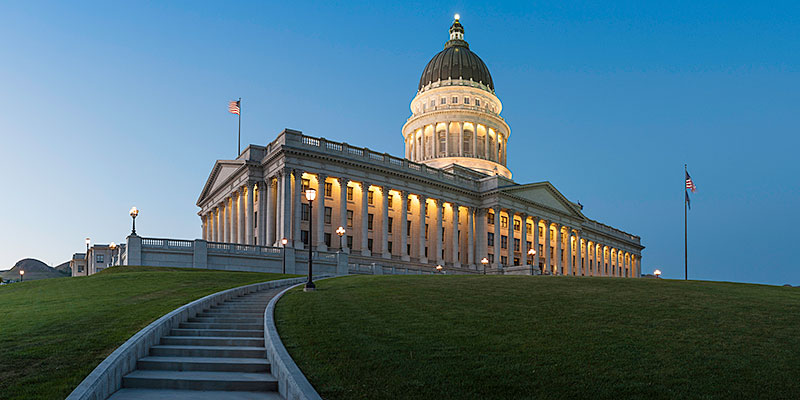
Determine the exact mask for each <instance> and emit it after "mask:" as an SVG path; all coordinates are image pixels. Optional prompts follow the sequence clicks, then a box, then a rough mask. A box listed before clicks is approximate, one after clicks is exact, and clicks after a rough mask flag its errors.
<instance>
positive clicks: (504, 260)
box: [500, 256, 508, 265]
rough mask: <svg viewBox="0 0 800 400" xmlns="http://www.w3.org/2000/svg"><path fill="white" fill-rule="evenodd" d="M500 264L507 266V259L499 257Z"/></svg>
mask: <svg viewBox="0 0 800 400" xmlns="http://www.w3.org/2000/svg"><path fill="white" fill-rule="evenodd" d="M500 264H503V265H508V257H506V256H500Z"/></svg>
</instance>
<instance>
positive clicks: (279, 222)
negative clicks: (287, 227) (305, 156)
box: [272, 171, 286, 247]
mask: <svg viewBox="0 0 800 400" xmlns="http://www.w3.org/2000/svg"><path fill="white" fill-rule="evenodd" d="M284 237H286V236H284V234H283V172H282V171H278V173H277V174H275V241H274V242H272V245H273V246H275V247H279V246H282V245H281V239H283V238H284Z"/></svg>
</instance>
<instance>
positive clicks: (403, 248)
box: [400, 190, 411, 261]
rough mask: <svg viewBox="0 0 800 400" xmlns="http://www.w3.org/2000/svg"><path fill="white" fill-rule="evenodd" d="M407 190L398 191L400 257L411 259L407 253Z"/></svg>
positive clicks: (406, 259) (405, 259)
mask: <svg viewBox="0 0 800 400" xmlns="http://www.w3.org/2000/svg"><path fill="white" fill-rule="evenodd" d="M407 221H408V192H407V191H405V190H401V191H400V258H401V259H402V260H403V261H409V260H411V257H410V256H409V254H408V222H407Z"/></svg>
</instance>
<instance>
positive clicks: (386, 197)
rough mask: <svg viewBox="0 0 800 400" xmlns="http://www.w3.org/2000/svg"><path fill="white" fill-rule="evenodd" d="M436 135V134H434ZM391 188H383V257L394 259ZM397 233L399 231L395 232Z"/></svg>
mask: <svg viewBox="0 0 800 400" xmlns="http://www.w3.org/2000/svg"><path fill="white" fill-rule="evenodd" d="M434 134H436V132H434ZM389 196H391V195H390V194H389V187H388V186H381V252H382V254H381V257H383V258H386V259H391V258H392V253H390V252H389ZM393 231H394V232H397V230H394V229H393Z"/></svg>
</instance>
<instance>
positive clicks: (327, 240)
mask: <svg viewBox="0 0 800 400" xmlns="http://www.w3.org/2000/svg"><path fill="white" fill-rule="evenodd" d="M325 246H328V247H331V234H330V233H325Z"/></svg>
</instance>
